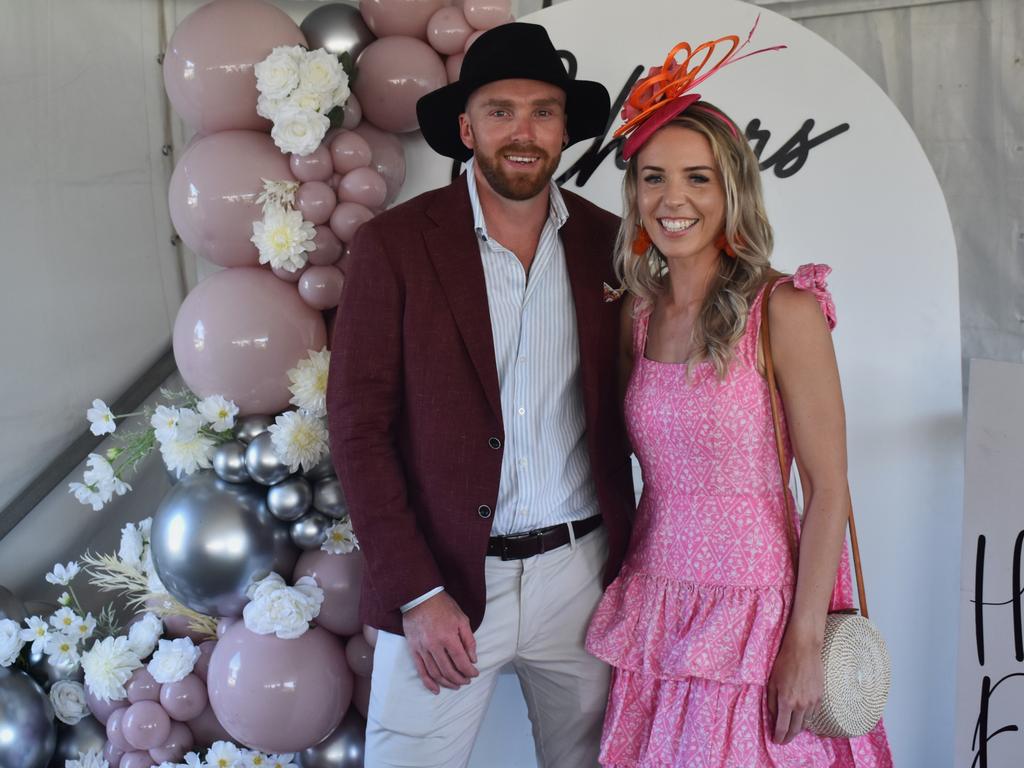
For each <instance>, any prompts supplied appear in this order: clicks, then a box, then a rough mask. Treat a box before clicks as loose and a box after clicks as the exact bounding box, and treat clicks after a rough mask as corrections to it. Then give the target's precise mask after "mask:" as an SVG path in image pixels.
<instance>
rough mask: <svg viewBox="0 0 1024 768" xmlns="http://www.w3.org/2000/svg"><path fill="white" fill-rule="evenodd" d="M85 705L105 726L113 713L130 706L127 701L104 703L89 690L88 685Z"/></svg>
mask: <svg viewBox="0 0 1024 768" xmlns="http://www.w3.org/2000/svg"><path fill="white" fill-rule="evenodd" d="M85 703H86V705H87V706H88V707H89V711H90V712H92V716H93V717H95V718H96V719H97V720H99V721H100V722H101V723H103V725H106V724H107V719H108V718H109V717H110V715H111V714H112V713H114V712H116V711H117V710H119V709H124V708H125V707H127V706H128V704H129V702H128V700H127V699H111V700H110V701H104V700H103V699H101V698H99V697H98V696H94V695H93V692H92V691H91V690H89V686H88V685H87V686H85Z"/></svg>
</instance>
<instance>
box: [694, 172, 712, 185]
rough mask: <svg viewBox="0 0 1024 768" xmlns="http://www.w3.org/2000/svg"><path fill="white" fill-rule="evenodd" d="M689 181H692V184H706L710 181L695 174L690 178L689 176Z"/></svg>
mask: <svg viewBox="0 0 1024 768" xmlns="http://www.w3.org/2000/svg"><path fill="white" fill-rule="evenodd" d="M690 181H692V182H693V183H694V184H707V183H708V181H710V179H708V177H707V176H703V175H701V174H699V173H695V174H693V175H692V176H690Z"/></svg>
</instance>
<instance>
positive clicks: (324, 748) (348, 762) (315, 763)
mask: <svg viewBox="0 0 1024 768" xmlns="http://www.w3.org/2000/svg"><path fill="white" fill-rule="evenodd" d="M365 748H366V721H365V720H364V719H363V717H362V715H360V714H359V713H358V712H357V711H356V709H355V707H352V708H351V709H349V711H348V712H346V713H345V718H344V719H343V720H342V721H341V725H339V726H338V727H337V728H336V729H335V731H334V733H332V734H331V735H330V736H328V737H327V738H326V739H324V740H323V741H321V742H320V743H319V744H317V745H316V746H315V747H310V748H309V749H304V750H302V752H300V753H299V765H300V766H302V768H363V757H364V754H363V753H364V752H365Z"/></svg>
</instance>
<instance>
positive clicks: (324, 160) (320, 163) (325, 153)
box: [288, 142, 334, 181]
mask: <svg viewBox="0 0 1024 768" xmlns="http://www.w3.org/2000/svg"><path fill="white" fill-rule="evenodd" d="M288 166H289V167H290V168H291V169H292V175H293V176H294V177H295V178H296V179H297V180H299V181H327V180H328V179H329V178H331V174H332V173H334V169H333V167H332V166H331V150H330V148H329V147H328V146H327V143H326V142H324V143H323V144H321V145H320V146H319V147H317V148H316V149H314V150H313V151H312V152H311V153H310V154H308V155H292V156H291V157H290V159H289V160H288Z"/></svg>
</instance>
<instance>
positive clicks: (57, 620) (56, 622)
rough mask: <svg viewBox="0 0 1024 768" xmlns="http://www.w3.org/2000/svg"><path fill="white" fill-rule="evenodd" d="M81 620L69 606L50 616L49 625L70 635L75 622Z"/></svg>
mask: <svg viewBox="0 0 1024 768" xmlns="http://www.w3.org/2000/svg"><path fill="white" fill-rule="evenodd" d="M81 620H82V617H81V616H79V615H78V614H77V613H75V612H74V611H72V610H71V609H70V608H61V609H60V610H59V611H57V612H56V613H54V614H53V615H52V616H51V617H50V626H51V627H53V628H54V629H55V630H57V632H59V633H61V634H65V635H70V634H71V632H72V629H73V628H74V626H75V624H77V623H78V622H79V621H81Z"/></svg>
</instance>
